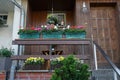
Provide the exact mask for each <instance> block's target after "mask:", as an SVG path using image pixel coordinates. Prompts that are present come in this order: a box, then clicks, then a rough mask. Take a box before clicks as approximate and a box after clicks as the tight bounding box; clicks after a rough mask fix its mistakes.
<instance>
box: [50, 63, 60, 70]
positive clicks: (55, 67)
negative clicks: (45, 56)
mask: <svg viewBox="0 0 120 80" xmlns="http://www.w3.org/2000/svg"><path fill="white" fill-rule="evenodd" d="M61 67H62V64H60V63H58V64H54V65H53V64H51V70H55V69H57V68H61Z"/></svg>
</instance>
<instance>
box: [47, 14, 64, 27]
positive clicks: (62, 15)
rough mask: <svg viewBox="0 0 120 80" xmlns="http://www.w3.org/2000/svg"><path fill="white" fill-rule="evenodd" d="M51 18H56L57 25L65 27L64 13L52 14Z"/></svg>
mask: <svg viewBox="0 0 120 80" xmlns="http://www.w3.org/2000/svg"><path fill="white" fill-rule="evenodd" d="M51 14H52V13H49V14H48V15H51ZM53 16H56V17H57V19H58V25H66V16H65V13H53Z"/></svg>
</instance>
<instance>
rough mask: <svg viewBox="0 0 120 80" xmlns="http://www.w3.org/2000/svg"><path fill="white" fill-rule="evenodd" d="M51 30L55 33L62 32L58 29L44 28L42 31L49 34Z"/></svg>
mask: <svg viewBox="0 0 120 80" xmlns="http://www.w3.org/2000/svg"><path fill="white" fill-rule="evenodd" d="M53 32H57V33H63V31H62V30H59V29H44V30H42V33H45V34H46V33H47V34H51V33H53Z"/></svg>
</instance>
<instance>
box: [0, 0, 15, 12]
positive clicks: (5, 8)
mask: <svg viewBox="0 0 120 80" xmlns="http://www.w3.org/2000/svg"><path fill="white" fill-rule="evenodd" d="M12 11H14V5H13V4H12V2H11V0H0V14H7V13H8V12H12Z"/></svg>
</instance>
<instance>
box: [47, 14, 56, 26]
mask: <svg viewBox="0 0 120 80" xmlns="http://www.w3.org/2000/svg"><path fill="white" fill-rule="evenodd" d="M47 23H48V24H54V25H56V24H58V19H57V18H56V17H55V16H53V15H49V16H48V17H47Z"/></svg>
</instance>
